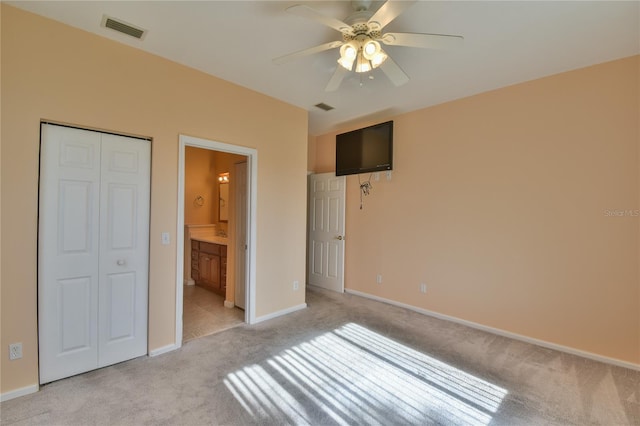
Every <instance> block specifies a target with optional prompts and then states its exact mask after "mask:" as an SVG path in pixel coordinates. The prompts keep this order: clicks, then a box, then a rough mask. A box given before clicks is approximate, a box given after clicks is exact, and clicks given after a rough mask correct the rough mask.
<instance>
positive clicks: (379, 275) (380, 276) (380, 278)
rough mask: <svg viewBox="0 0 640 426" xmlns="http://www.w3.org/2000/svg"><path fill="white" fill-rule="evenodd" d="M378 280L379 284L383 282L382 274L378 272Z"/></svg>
mask: <svg viewBox="0 0 640 426" xmlns="http://www.w3.org/2000/svg"><path fill="white" fill-rule="evenodd" d="M376 282H377V283H378V284H382V274H378V276H376Z"/></svg>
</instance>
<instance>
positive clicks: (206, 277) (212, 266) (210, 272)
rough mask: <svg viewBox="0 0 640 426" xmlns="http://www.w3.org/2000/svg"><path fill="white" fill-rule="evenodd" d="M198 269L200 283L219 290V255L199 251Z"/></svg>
mask: <svg viewBox="0 0 640 426" xmlns="http://www.w3.org/2000/svg"><path fill="white" fill-rule="evenodd" d="M198 269H199V272H200V283H201V284H202V285H204V286H205V287H208V288H210V289H212V290H220V256H216V255H212V254H209V253H200V256H199V258H198Z"/></svg>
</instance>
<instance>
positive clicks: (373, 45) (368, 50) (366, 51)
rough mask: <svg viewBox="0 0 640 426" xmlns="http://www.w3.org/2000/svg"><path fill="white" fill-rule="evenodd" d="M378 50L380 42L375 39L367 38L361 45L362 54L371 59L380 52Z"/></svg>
mask: <svg viewBox="0 0 640 426" xmlns="http://www.w3.org/2000/svg"><path fill="white" fill-rule="evenodd" d="M380 50H381V49H380V43H378V42H377V41H375V40H368V41H367V42H365V43H364V46H363V47H362V55H363V56H364V57H365V58H366V59H368V60H369V61H371V60H373V58H374V57H375V56H376V55H377V54H378V53H380Z"/></svg>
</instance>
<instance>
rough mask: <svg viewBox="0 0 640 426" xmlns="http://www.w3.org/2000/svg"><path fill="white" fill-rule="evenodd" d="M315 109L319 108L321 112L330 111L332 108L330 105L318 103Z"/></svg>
mask: <svg viewBox="0 0 640 426" xmlns="http://www.w3.org/2000/svg"><path fill="white" fill-rule="evenodd" d="M315 106H316V107H317V108H320V109H321V110H323V111H331V110H332V109H335V108H333V107H332V106H331V105H327V104H325V103H324V102H320V103H319V104H316V105H315Z"/></svg>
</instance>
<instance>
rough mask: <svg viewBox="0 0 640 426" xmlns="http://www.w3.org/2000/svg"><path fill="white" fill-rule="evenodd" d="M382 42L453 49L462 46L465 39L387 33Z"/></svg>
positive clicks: (456, 36)
mask: <svg viewBox="0 0 640 426" xmlns="http://www.w3.org/2000/svg"><path fill="white" fill-rule="evenodd" d="M380 40H381V41H382V42H383V43H384V44H386V45H389V46H409V47H422V48H424V49H452V48H455V47H460V46H462V43H463V42H464V37H462V36H459V35H448V34H420V33H386V34H383V35H382V37H381V38H380Z"/></svg>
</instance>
